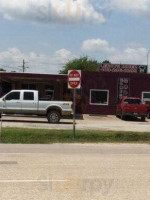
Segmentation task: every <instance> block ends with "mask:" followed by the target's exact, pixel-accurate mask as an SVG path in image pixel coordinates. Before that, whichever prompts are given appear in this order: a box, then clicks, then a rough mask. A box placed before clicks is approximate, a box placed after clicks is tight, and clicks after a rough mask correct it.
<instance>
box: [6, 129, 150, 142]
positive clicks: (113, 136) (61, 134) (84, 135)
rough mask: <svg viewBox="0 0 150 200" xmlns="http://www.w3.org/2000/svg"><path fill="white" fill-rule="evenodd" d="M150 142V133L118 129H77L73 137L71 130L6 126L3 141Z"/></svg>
mask: <svg viewBox="0 0 150 200" xmlns="http://www.w3.org/2000/svg"><path fill="white" fill-rule="evenodd" d="M100 142H118V143H125V142H130V143H150V133H138V132H123V131H122V132H117V131H76V138H75V139H73V137H72V131H71V130H60V131H59V130H58V131H57V130H39V129H38V130H37V129H19V128H4V129H3V131H2V143H22V144H50V143H100Z"/></svg>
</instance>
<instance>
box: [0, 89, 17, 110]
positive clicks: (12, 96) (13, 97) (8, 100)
mask: <svg viewBox="0 0 150 200" xmlns="http://www.w3.org/2000/svg"><path fill="white" fill-rule="evenodd" d="M3 105H4V108H3V111H4V113H6V114H7V113H8V114H21V99H20V92H19V91H13V92H10V93H9V94H8V95H6V96H5V98H4V104H3Z"/></svg>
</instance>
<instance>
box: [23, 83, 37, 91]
mask: <svg viewBox="0 0 150 200" xmlns="http://www.w3.org/2000/svg"><path fill="white" fill-rule="evenodd" d="M22 89H24V90H36V85H35V84H22Z"/></svg>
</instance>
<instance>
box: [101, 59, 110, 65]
mask: <svg viewBox="0 0 150 200" xmlns="http://www.w3.org/2000/svg"><path fill="white" fill-rule="evenodd" d="M102 64H111V62H110V61H109V60H104V61H103V62H102Z"/></svg>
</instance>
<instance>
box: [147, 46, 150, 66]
mask: <svg viewBox="0 0 150 200" xmlns="http://www.w3.org/2000/svg"><path fill="white" fill-rule="evenodd" d="M149 53H150V51H149V50H148V52H147V67H148V65H149Z"/></svg>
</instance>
